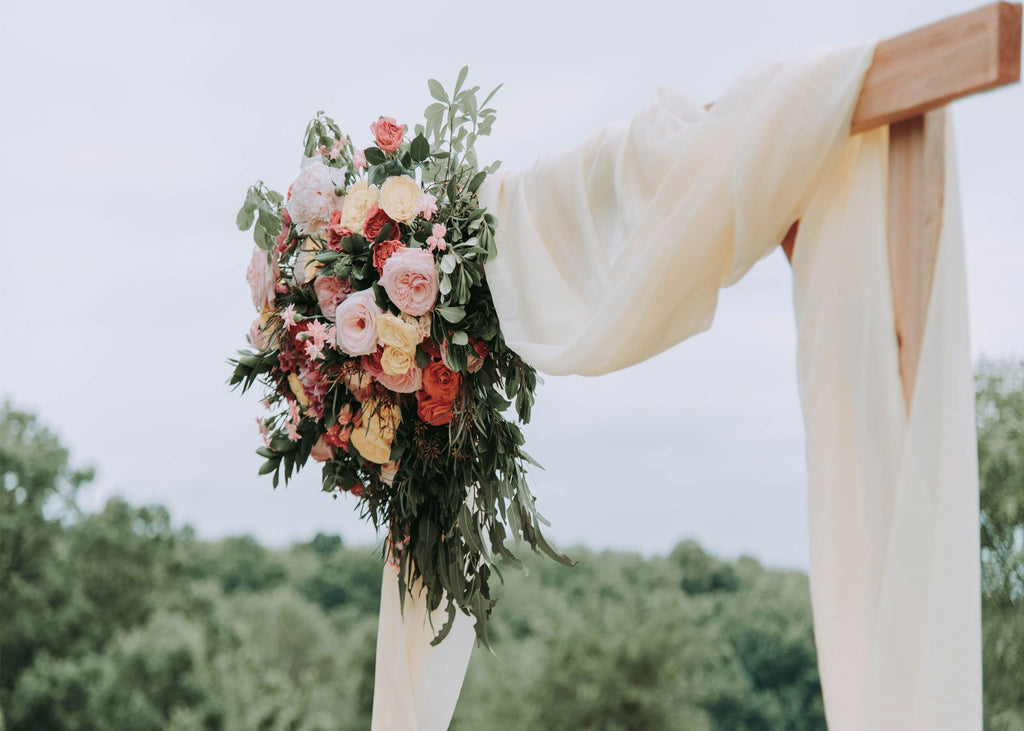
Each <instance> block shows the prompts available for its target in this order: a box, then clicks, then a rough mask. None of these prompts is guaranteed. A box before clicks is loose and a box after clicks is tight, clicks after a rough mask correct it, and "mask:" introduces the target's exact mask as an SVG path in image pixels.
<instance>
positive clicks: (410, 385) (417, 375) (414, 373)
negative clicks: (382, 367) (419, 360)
mask: <svg viewBox="0 0 1024 731" xmlns="http://www.w3.org/2000/svg"><path fill="white" fill-rule="evenodd" d="M375 378H376V379H377V382H378V383H380V385H382V386H383V387H384V388H386V389H388V390H389V391H394V392H395V393H416V392H417V391H419V390H420V387H421V386H422V385H423V371H422V370H420V369H419V368H416V367H415V366H413V367H412V368H410V369H409V370H407V371H406V372H405V373H403V374H402V375H400V376H389V375H388V374H387V373H384V372H383V371H381V374H380V375H379V376H375Z"/></svg>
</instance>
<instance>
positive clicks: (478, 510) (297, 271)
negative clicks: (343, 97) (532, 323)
mask: <svg viewBox="0 0 1024 731" xmlns="http://www.w3.org/2000/svg"><path fill="white" fill-rule="evenodd" d="M467 73H468V68H463V69H462V70H461V72H460V73H459V76H458V80H457V81H456V83H455V86H454V89H453V91H452V92H451V94H449V93H448V92H447V91H446V90H445V89H444V87H443V86H442V85H441V84H440V83H438V82H437V81H435V80H433V79H431V80H430V81H429V82H428V85H429V90H430V94H431V96H432V97H433V98H434V100H435V101H434V102H433V103H432V104H430V106H428V107H427V109H426V112H425V122H424V123H423V124H417V125H416V126H415V128H414V130H413V131H412V133H410V131H409V130H408V129H407V128H406V127H405V126H404V125H400V124H398V123H397V122H396V121H395V120H394V119H391V118H388V117H381V118H380V119H378V120H377V121H376V122H373V123H372V124H371V125H370V131H371V132H372V134H373V144H372V145H370V146H368V147H365V148H357V147H355V146H353V144H352V142H351V140H350V139H349V138H348V137H347V136H345V135H343V134H342V132H341V130H340V129H339V127H338V125H337V124H336V123H335V122H334V120H332V119H331V118H330V117H327V116H324V114H323V112H319V113H318V114H317V116H316V118H315V119H314V120H313V121H312V122H310V124H309V126H308V127H307V128H306V135H305V149H304V160H303V163H302V167H301V170H300V171H299V174H298V177H297V178H296V179H295V181H294V182H293V183H292V185H291V187H290V188H289V190H288V194H287V195H286V196H283V195H281V194H280V193H277V192H274V191H273V190H269V189H267V188H266V187H265V186H264V185H263V183H262V182H261V183H258V184H256V185H254V186H252V187H251V188H250V189H249V191H248V194H247V195H246V198H245V203H244V204H243V206H242V209H241V210H240V211H239V213H238V218H237V223H238V226H239V228H240V229H242V230H248V229H249V228H252V229H253V237H254V239H255V242H256V248H255V250H254V251H253V254H252V260H251V262H250V263H249V268H248V271H247V274H246V278H247V280H248V282H249V285H250V287H251V290H252V300H253V305H254V306H255V308H256V311H257V313H258V317H257V319H256V321H255V322H253V324H252V327H251V329H250V331H249V336H248V338H249V343H250V345H251V348H250V349H246V350H243V351H240V352H239V354H238V356H237V358H236V359H234V360H233V361H232V363H233V365H234V373H233V374H232V376H231V378H230V381H229V382H230V384H231V385H232V386H240V387H241V388H242V390H243V391H245V390H247V389H248V388H250V387H251V386H252V385H253V384H254V383H256V382H257V381H259V382H260V383H262V384H263V385H264V386H265V387H266V392H267V395H266V397H265V399H264V405H265V406H266V407H267V409H268V412H269V413H268V415H267V416H265V417H263V418H259V419H258V420H257V421H258V424H259V429H260V432H261V434H262V437H263V446H262V447H260V448H259V449H258V450H257V452H258V454H259V455H260V456H262V457H263V458H264V459H265V460H266V461H265V462H264V464H263V466H262V467H261V469H260V474H272V475H273V484H274V487H277V486H278V484H279V480H280V476H281V473H282V472H283V473H284V479H285V482H287V481H288V479H289V478H290V477H291V476H292V474H293V473H294V472H295V471H296V470H297V469H299V468H301V467H302V466H303V465H305V464H306V463H307V462H308V460H309V459H312V460H314V461H316V462H318V463H321V464H322V465H323V467H322V470H323V472H322V484H323V489H324V490H325V491H328V492H332V493H337V492H339V491H347V492H349V493H351V494H352V495H354V496H356V497H357V498H358V500H359V506H360V510H361V515H362V516H363V517H365V518H369V519H370V520H372V521H373V523H374V525H375V526H376V527H377V528H378V529H383V530H386V534H387V539H386V540H385V543H384V552H385V555H386V557H387V558H388V560H389V561H391V562H392V563H393V564H394V565H396V566H397V567H398V570H399V571H398V573H399V581H400V584H401V587H400V588H401V589H402V596H404V592H405V591H407V590H412V589H413V587H417V586H422V587H423V590H425V592H426V599H427V603H428V606H429V608H430V609H432V610H433V609H437V608H438V607H441V606H442V605H444V608H445V610H446V612H447V619H446V621H445V623H444V626H443V627H441V628H440V629H439V631H438V634H437V637H436V638H435V640H434V641H435V642H440V641H441V640H442V639H443V638H444V636H445V635H446V634H447V632H448V630H449V629H450V627H451V622H452V620H453V619H454V617H455V612H456V611H457V610H461V611H463V612H465V613H466V614H468V615H470V616H472V617H473V618H474V619H475V626H476V633H477V637H478V638H479V639H480V640H481V641H483V642H484V643H486V631H485V628H486V622H487V619H488V617H489V616H490V613H491V610H492V608H493V605H494V599H493V598H492V595H491V588H490V584H489V582H490V579H491V575H492V573H494V574H497V576H498V577H499V579H500V577H501V573H500V570H499V565H498V564H499V561H500V562H504V563H507V564H511V565H518V562H517V561H516V558H515V556H514V555H513V553H512V552H511V551H510V550H509V548H508V546H507V541H508V539H510V538H514V539H516V540H517V541H518V540H525V541H526V542H527V543H528V544H529V545H530V546H531V547H532V548H533V549H534V550H535V551H543V552H544V553H546V554H548V555H549V556H551V557H552V558H554V559H556V560H557V561H559V562H562V563H567V564H568V563H570V562H569V559H567V558H566V557H565V556H563V555H562V554H560V553H558V552H557V551H556V550H554V549H553V548H552V547H551V546H550V545H549V544H548V542H547V541H546V540H545V539H544V536H543V535H542V533H541V524H542V523H543V522H544V520H543V518H542V517H541V516H540V515H539V514H538V512H537V510H536V507H535V501H534V498H533V497H532V495H531V494H530V491H529V488H528V487H527V484H526V480H525V464H526V463H527V462H533V460H532V459H531V458H530V457H529V456H528V455H527V454H526V452H524V451H523V448H522V447H523V435H522V432H521V430H520V427H519V425H518V424H517V420H518V422H520V423H526V422H527V421H529V418H530V409H531V407H532V405H533V401H534V390H535V388H536V385H537V374H536V372H535V371H534V369H533V368H531V367H530V366H528V365H527V364H526V363H524V362H523V361H522V360H521V359H520V358H519V356H518V355H516V354H515V353H514V352H512V351H511V350H509V349H508V348H507V347H506V345H505V342H504V340H503V338H502V335H501V330H500V328H499V324H498V318H497V315H496V313H495V310H494V305H493V302H492V299H491V295H490V292H489V290H488V287H487V280H486V277H485V273H484V263H485V262H486V261H487V259H488V258H489V257H491V256H494V254H495V243H494V230H495V226H496V225H497V221H496V220H495V217H494V216H493V215H491V214H490V213H488V212H487V211H486V210H485V209H484V208H481V207H480V205H479V202H478V200H477V196H476V191H477V190H478V189H479V187H480V185H481V184H482V183H483V182H484V179H485V178H486V177H487V175H489V174H491V173H493V172H494V171H495V170H496V169H497V168H498V165H499V164H500V162H495V163H494V164H492V165H490V166H488V167H485V168H482V169H481V168H480V167H479V165H478V163H477V158H476V153H475V152H474V143H475V142H476V140H477V139H478V138H479V137H480V136H482V135H487V134H489V133H490V130H491V126H492V125H493V123H494V120H495V114H496V113H495V110H494V109H492V108H489V107H488V106H487V105H488V103H489V102H490V101H491V99H492V98H493V97H494V94H495V93H496V92H497V91H498V89H497V88H496V89H494V91H492V92H491V93H490V94H488V95H487V96H486V98H485V99H484V100H483V101H481V102H478V100H477V95H478V92H479V87H465V81H466V76H467ZM498 88H500V86H499V87H498ZM513 405H514V410H513Z"/></svg>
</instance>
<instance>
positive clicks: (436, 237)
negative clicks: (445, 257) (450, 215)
mask: <svg viewBox="0 0 1024 731" xmlns="http://www.w3.org/2000/svg"><path fill="white" fill-rule="evenodd" d="M446 233H448V229H447V228H445V225H444V224H443V223H435V224H434V228H433V229H432V231H431V234H433V235H432V236H430V237H429V238H428V239H427V247H428V248H429V249H430V250H431V251H437V250H439V249H440V250H441V251H444V250H445V249H447V248H448V243H447V242H446V241H445V240H444V235H445V234H446Z"/></svg>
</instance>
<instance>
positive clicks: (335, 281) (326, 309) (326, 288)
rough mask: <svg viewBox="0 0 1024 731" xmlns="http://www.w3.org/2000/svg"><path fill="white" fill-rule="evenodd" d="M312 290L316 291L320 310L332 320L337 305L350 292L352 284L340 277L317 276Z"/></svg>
mask: <svg viewBox="0 0 1024 731" xmlns="http://www.w3.org/2000/svg"><path fill="white" fill-rule="evenodd" d="M313 291H314V292H316V301H317V302H318V303H319V305H320V311H321V312H322V313H324V317H326V318H327V319H328V320H331V321H332V322H333V321H334V313H335V312H336V311H337V309H338V305H339V304H341V303H342V302H344V301H345V298H346V297H348V296H349V294H350V293H351V292H352V285H351V284H349V281H348V280H347V279H343V278H342V277H317V278H316V280H315V281H314V282H313Z"/></svg>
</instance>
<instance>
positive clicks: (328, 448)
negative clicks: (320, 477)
mask: <svg viewBox="0 0 1024 731" xmlns="http://www.w3.org/2000/svg"><path fill="white" fill-rule="evenodd" d="M309 456H310V457H312V458H313V459H314V460H316V461H317V462H326V461H327V460H329V459H333V458H334V445H333V444H331V443H330V442H328V441H327V439H326V438H325V437H323V436H321V437H320V438H319V439H317V440H316V444H314V445H313V448H312V449H311V450H309Z"/></svg>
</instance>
